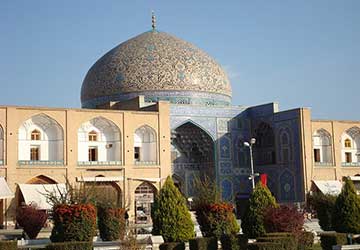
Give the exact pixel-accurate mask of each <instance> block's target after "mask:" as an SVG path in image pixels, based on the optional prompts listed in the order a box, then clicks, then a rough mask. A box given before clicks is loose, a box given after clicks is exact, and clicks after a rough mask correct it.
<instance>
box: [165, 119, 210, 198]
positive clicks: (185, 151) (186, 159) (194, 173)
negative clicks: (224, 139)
mask: <svg viewBox="0 0 360 250" xmlns="http://www.w3.org/2000/svg"><path fill="white" fill-rule="evenodd" d="M171 144H172V150H171V160H172V164H173V174H175V175H177V176H179V177H180V178H177V181H180V180H181V181H183V182H185V183H179V184H178V187H179V188H180V189H181V192H182V193H183V194H185V195H186V196H187V197H192V196H194V195H195V192H194V190H195V189H194V180H195V179H196V178H200V179H203V178H204V177H205V176H207V177H209V179H210V180H213V181H215V160H214V141H213V139H212V138H211V137H210V135H209V134H208V133H207V132H205V131H204V130H203V129H201V128H200V127H198V126H197V125H195V124H194V123H192V122H187V123H185V124H183V125H181V126H180V127H178V128H176V129H175V130H174V131H173V132H172V142H171Z"/></svg>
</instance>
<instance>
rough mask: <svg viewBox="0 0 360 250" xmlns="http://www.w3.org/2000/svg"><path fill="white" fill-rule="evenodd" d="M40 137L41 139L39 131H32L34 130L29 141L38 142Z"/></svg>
mask: <svg viewBox="0 0 360 250" xmlns="http://www.w3.org/2000/svg"><path fill="white" fill-rule="evenodd" d="M40 137H41V133H40V131H39V130H37V129H34V130H33V131H32V132H31V140H32V141H40Z"/></svg>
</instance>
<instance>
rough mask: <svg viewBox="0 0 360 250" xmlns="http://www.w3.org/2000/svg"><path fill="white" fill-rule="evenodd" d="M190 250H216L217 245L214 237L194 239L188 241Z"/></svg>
mask: <svg viewBox="0 0 360 250" xmlns="http://www.w3.org/2000/svg"><path fill="white" fill-rule="evenodd" d="M189 245H190V250H217V249H218V243H217V239H216V238H215V237H204V238H195V239H190V240H189Z"/></svg>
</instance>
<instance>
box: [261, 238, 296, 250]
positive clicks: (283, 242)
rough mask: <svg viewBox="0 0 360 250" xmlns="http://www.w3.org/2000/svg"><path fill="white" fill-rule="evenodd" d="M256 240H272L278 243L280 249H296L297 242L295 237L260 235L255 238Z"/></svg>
mask: <svg viewBox="0 0 360 250" xmlns="http://www.w3.org/2000/svg"><path fill="white" fill-rule="evenodd" d="M256 242H273V243H279V244H280V246H281V247H280V248H279V250H280V249H283V250H296V249H297V242H296V240H295V237H260V238H257V239H256Z"/></svg>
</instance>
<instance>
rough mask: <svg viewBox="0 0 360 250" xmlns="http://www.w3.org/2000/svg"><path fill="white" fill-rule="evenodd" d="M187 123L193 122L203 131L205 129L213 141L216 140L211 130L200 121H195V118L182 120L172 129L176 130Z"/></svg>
mask: <svg viewBox="0 0 360 250" xmlns="http://www.w3.org/2000/svg"><path fill="white" fill-rule="evenodd" d="M187 123H190V124H193V125H194V126H196V127H198V128H200V129H201V130H202V131H204V132H205V133H206V134H207V135H208V136H210V138H211V139H212V140H213V141H215V140H216V138H215V136H214V135H212V134H211V133H210V132H209V130H207V129H206V128H205V127H204V126H202V125H201V124H199V123H197V122H195V121H193V120H191V119H187V120H185V121H182V122H180V123H178V124H176V126H174V128H173V129H172V131H175V130H176V129H177V128H179V127H181V126H182V125H184V124H187Z"/></svg>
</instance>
